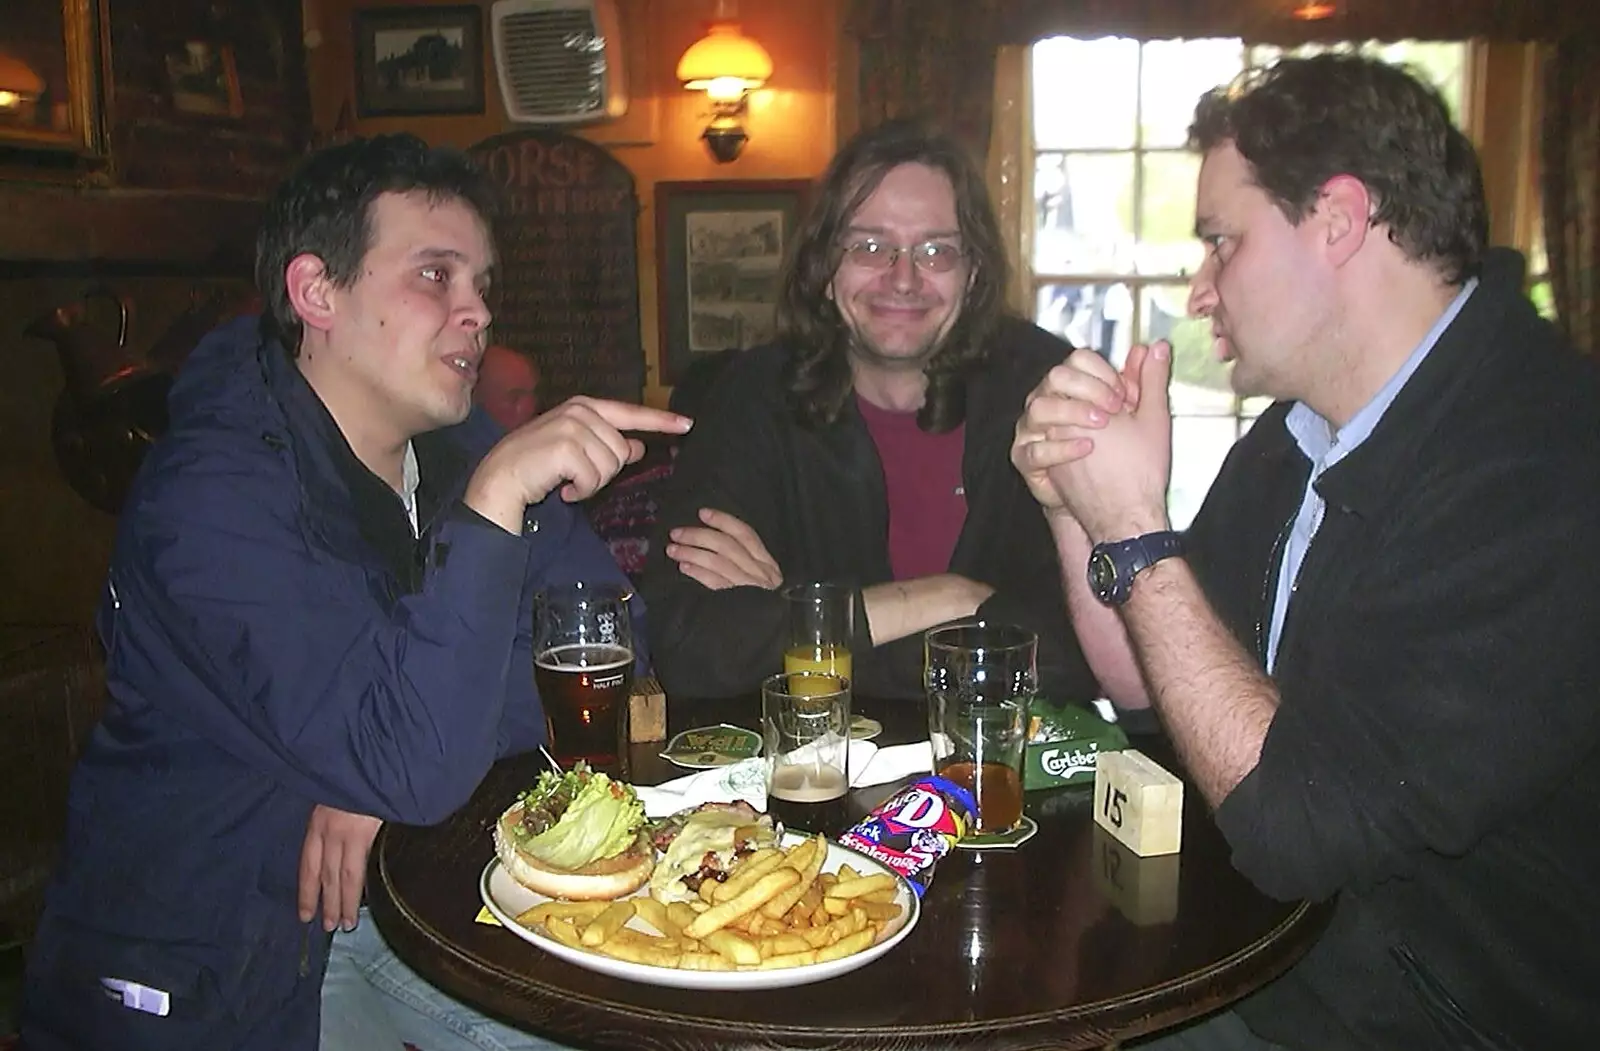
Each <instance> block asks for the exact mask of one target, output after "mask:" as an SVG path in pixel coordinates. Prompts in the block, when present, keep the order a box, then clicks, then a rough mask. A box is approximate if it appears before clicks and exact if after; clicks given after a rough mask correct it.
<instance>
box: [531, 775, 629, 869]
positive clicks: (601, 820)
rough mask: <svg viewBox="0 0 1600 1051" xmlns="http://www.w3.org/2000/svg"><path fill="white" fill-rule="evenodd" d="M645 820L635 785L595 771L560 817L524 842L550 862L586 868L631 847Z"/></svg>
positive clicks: (569, 867)
mask: <svg viewBox="0 0 1600 1051" xmlns="http://www.w3.org/2000/svg"><path fill="white" fill-rule="evenodd" d="M643 823H644V805H643V804H642V803H640V802H639V796H638V795H637V794H636V793H635V792H634V790H633V786H632V785H627V784H623V783H621V782H619V781H613V780H611V778H609V777H607V776H606V775H605V774H595V775H593V776H592V777H590V778H589V779H588V781H587V782H586V783H585V784H584V786H583V788H582V789H581V790H580V791H579V792H578V794H577V796H576V797H575V798H574V799H573V800H572V803H571V805H570V806H568V807H567V812H566V813H565V814H563V815H561V820H560V821H557V822H556V823H555V824H554V825H552V826H551V827H549V828H547V829H545V830H544V831H543V832H541V833H539V834H538V835H537V836H530V837H528V838H527V839H526V840H524V841H523V842H522V843H521V846H522V848H523V849H524V850H526V851H527V852H528V853H530V854H532V855H533V856H534V857H536V858H538V859H539V860H540V861H542V862H544V863H545V864H546V865H553V866H555V867H557V868H564V869H576V868H582V867H583V866H584V865H587V864H589V863H590V862H592V861H599V860H600V859H601V858H609V857H613V856H614V855H617V854H620V853H622V852H623V851H624V850H626V849H628V848H629V847H630V846H632V845H633V841H634V839H635V838H636V837H637V836H638V832H639V826H640V825H642V824H643Z"/></svg>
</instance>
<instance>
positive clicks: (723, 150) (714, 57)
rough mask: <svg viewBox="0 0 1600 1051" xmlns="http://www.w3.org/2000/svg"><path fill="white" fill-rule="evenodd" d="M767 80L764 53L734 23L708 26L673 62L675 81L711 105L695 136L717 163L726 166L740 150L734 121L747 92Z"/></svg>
mask: <svg viewBox="0 0 1600 1051" xmlns="http://www.w3.org/2000/svg"><path fill="white" fill-rule="evenodd" d="M770 76H772V57H771V56H770V55H768V54H767V49H766V48H764V47H762V46H761V45H760V44H758V43H756V42H755V41H754V40H752V39H750V38H749V37H747V36H745V35H744V34H743V33H740V32H739V24H738V23H737V22H728V21H718V22H713V23H712V24H711V26H710V28H709V29H708V30H707V32H706V35H705V36H703V37H701V38H700V39H699V40H697V41H695V42H694V44H692V45H691V46H690V47H689V50H687V51H685V52H684V53H683V57H682V58H680V59H678V79H679V80H680V81H682V82H683V86H684V87H685V88H688V89H689V90H690V91H704V92H705V93H706V98H707V99H709V100H710V102H711V123H710V124H708V125H706V130H705V131H704V132H702V133H701V135H700V138H701V139H703V140H704V141H705V144H706V149H708V150H710V151H711V156H713V157H715V158H716V159H717V163H718V164H727V163H728V162H729V161H731V160H733V159H734V158H735V157H737V156H739V152H740V151H741V150H743V149H744V144H745V142H746V141H747V140H748V139H749V136H748V135H746V134H745V130H744V128H743V127H742V126H741V125H740V123H739V118H740V117H742V116H743V115H744V113H745V110H746V100H747V98H748V96H749V94H750V92H751V91H752V90H754V89H756V88H759V87H760V86H761V85H763V84H765V83H766V82H767V78H768V77H770Z"/></svg>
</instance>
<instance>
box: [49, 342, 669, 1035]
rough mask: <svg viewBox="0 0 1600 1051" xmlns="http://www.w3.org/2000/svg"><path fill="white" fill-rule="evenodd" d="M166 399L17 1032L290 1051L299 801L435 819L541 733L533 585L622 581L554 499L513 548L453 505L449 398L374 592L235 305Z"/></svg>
mask: <svg viewBox="0 0 1600 1051" xmlns="http://www.w3.org/2000/svg"><path fill="white" fill-rule="evenodd" d="M170 408H171V418H172V425H171V429H170V431H169V433H168V434H167V436H166V437H165V438H164V439H163V440H162V441H161V442H160V443H158V444H157V445H156V447H155V448H154V449H152V451H151V453H150V455H149V456H148V458H147V461H146V463H145V464H144V466H143V468H142V470H141V472H140V475H139V478H138V480H137V481H136V483H135V486H134V488H133V491H132V493H131V495H130V497H129V499H128V501H127V504H126V505H125V507H124V510H123V513H122V517H121V520H120V522H119V527H118V536H117V545H116V551H115V554H114V556H113V560H112V565H111V572H110V579H109V582H108V586H107V590H106V596H105V600H104V604H103V606H102V608H101V612H100V617H99V627H100V633H101V636H102V639H103V641H104V644H105V647H106V656H107V667H106V672H107V688H108V701H107V709H106V713H105V716H104V718H103V721H102V723H101V725H100V726H99V727H98V728H97V729H96V730H95V732H94V734H93V736H92V738H91V739H90V742H89V744H88V747H87V748H86V750H85V752H84V755H83V757H82V759H81V761H80V762H79V764H78V767H77V769H76V771H75V772H74V775H73V781H72V791H71V803H70V811H69V818H68V828H67V836H66V842H65V848H64V853H63V857H62V859H61V864H60V867H59V870H58V872H57V873H56V876H55V879H54V881H53V883H52V886H51V888H50V893H49V898H48V903H47V907H46V913H45V916H44V919H43V921H42V924H41V927H40V931H39V934H38V937H37V939H36V942H35V947H34V952H33V955H32V958H31V959H30V966H29V975H28V989H27V993H26V1002H25V1008H24V1016H25V1017H24V1033H25V1039H26V1041H27V1043H28V1046H29V1047H31V1048H34V1049H35V1051H50V1049H53V1048H57V1047H73V1048H78V1049H84V1048H106V1049H107V1051H111V1049H115V1051H134V1049H142V1048H151V1049H154V1048H161V1049H163V1051H177V1049H183V1048H196V1049H199V1048H205V1049H207V1051H217V1049H221V1048H228V1049H231V1051H252V1049H258V1048H259V1049H262V1051H266V1049H271V1051H295V1049H302V1048H303V1049H308V1051H309V1049H313V1048H315V1047H316V1045H317V1033H318V1018H319V1016H318V999H319V995H320V986H321V980H322V973H323V969H324V966H325V964H326V959H327V951H328V944H329V938H328V936H327V935H325V934H323V932H322V930H321V925H320V920H319V921H314V922H313V923H312V924H311V925H305V924H301V923H300V922H299V920H298V917H297V914H296V881H297V871H298V863H299V855H300V849H301V844H302V842H303V840H304V837H305V831H306V822H307V819H308V818H309V817H310V814H311V810H312V807H313V805H314V804H317V803H324V804H328V805H331V806H335V807H339V808H341V809H344V810H350V811H356V812H360V813H366V814H373V815H376V816H378V817H381V818H383V819H384V820H386V821H398V822H404V823H414V824H427V823H432V822H437V821H439V820H441V819H443V818H444V817H446V816H447V815H449V814H450V813H451V812H452V811H454V810H455V809H456V808H458V807H459V806H461V804H462V803H464V802H465V801H466V800H467V798H468V797H469V796H470V795H471V794H472V792H473V790H474V789H475V788H476V787H477V785H478V783H479V781H480V780H481V779H482V777H483V775H484V773H485V772H486V771H487V770H488V768H489V766H490V764H491V763H492V762H493V761H494V760H495V759H496V758H497V757H499V756H503V755H507V754H511V753H515V752H519V751H526V750H529V749H532V748H534V747H535V746H537V745H538V744H539V743H540V742H541V741H542V740H543V738H544V732H545V731H544V716H543V711H542V709H541V707H540V705H539V699H538V696H537V694H536V692H535V688H534V684H533V675H532V669H533V656H532V652H531V648H530V647H531V638H530V629H531V615H532V598H533V596H534V594H535V593H536V592H537V591H538V590H539V589H540V588H541V587H543V586H545V585H546V584H549V583H554V582H562V581H570V580H578V579H584V580H611V581H615V582H617V583H619V584H624V585H626V583H627V582H626V578H625V577H624V576H623V575H622V573H621V572H620V570H618V568H617V566H616V563H615V562H614V561H613V560H612V559H611V557H610V555H609V553H608V552H607V550H606V548H605V547H604V545H603V544H601V543H600V541H599V540H598V539H597V538H596V537H595V536H594V534H593V532H592V531H591V530H590V528H589V526H588V525H587V523H586V522H585V520H584V519H583V516H582V515H581V514H580V513H578V512H577V511H576V510H575V509H573V508H570V507H568V506H566V505H565V504H563V503H562V502H561V501H560V500H559V498H554V499H550V500H547V501H545V502H544V503H542V504H540V505H537V506H535V507H531V508H529V511H528V517H527V522H526V524H525V526H524V532H523V536H521V537H518V536H513V535H511V534H509V533H507V532H505V531H504V530H502V529H499V528H498V527H496V526H494V525H492V524H491V523H489V522H487V521H486V520H484V519H482V518H480V517H478V516H477V515H476V514H474V513H473V512H471V511H470V510H468V509H467V508H465V506H464V505H462V504H460V502H459V497H460V494H461V492H462V490H463V489H464V487H465V484H466V481H467V478H468V477H469V476H470V472H471V468H472V467H473V466H474V465H476V463H477V462H478V460H479V459H481V457H482V456H483V455H484V453H486V452H487V451H488V449H489V448H490V447H491V446H492V445H493V443H494V441H495V440H496V438H497V437H498V436H499V432H498V429H497V428H496V427H495V426H494V425H493V424H492V423H490V422H489V421H488V420H487V418H486V417H484V416H482V415H481V414H480V413H478V412H476V411H474V414H473V416H472V417H471V418H470V419H468V420H467V421H466V422H465V423H463V424H461V425H459V426H457V427H453V428H450V429H449V430H448V431H446V432H441V433H442V434H444V435H445V436H446V437H448V439H449V442H450V444H451V445H452V446H453V447H454V448H455V449H457V450H459V452H460V457H459V463H460V466H461V470H460V471H459V476H458V477H454V478H449V479H445V480H444V481H445V482H446V483H447V485H446V488H445V489H444V490H443V492H442V495H443V497H444V498H443V499H442V500H441V501H439V511H438V512H437V513H436V514H435V515H434V516H433V520H432V521H429V522H426V523H424V532H423V538H424V540H423V543H422V544H421V545H419V550H420V551H421V552H422V553H423V557H425V559H426V562H425V565H424V567H423V572H422V578H421V586H420V588H419V589H417V590H415V591H414V592H410V591H409V589H407V588H405V587H403V586H402V585H400V583H399V582H397V580H396V578H395V574H394V573H393V571H392V569H391V568H390V564H389V563H388V562H386V561H385V559H383V558H382V557H380V555H379V553H378V552H377V551H375V550H374V548H373V547H372V546H371V544H369V543H368V542H367V540H366V539H364V537H363V535H362V533H361V530H360V527H359V523H358V519H357V515H356V508H355V503H354V500H353V497H352V493H351V492H350V490H349V487H348V485H347V484H346V482H345V480H344V478H343V477H342V476H341V473H340V471H339V468H338V461H337V459H336V456H337V455H341V454H342V455H348V450H347V449H340V448H334V447H330V444H331V443H330V442H329V441H328V440H327V439H326V436H327V434H328V433H329V432H328V430H327V427H326V423H327V421H328V417H327V415H326V410H325V409H324V408H323V406H322V405H321V403H320V401H318V400H317V397H316V395H315V394H314V392H313V391H312V390H311V388H310V386H309V385H308V384H307V383H306V381H305V380H304V378H303V377H302V376H301V375H300V373H299V370H298V369H297V368H296V367H295V365H294V363H293V362H292V361H291V359H290V358H289V356H288V355H287V354H286V353H284V351H283V350H282V349H281V348H280V347H279V346H277V345H276V344H265V345H263V344H262V342H261V341H260V339H259V337H258V336H257V334H256V325H255V321H254V319H252V318H246V319H241V320H240V321H237V322H234V323H231V324H229V325H227V326H226V327H224V328H221V329H219V330H217V331H216V332H213V333H212V334H211V335H209V336H207V337H206V339H205V340H204V341H203V342H202V343H201V344H200V346H199V347H198V348H197V349H196V350H195V352H194V353H193V355H191V357H190V359H189V360H188V362H187V363H186V364H185V367H184V370H183V372H182V374H181V375H180V377H179V379H178V381H177V383H176V384H175V386H174V389H173V392H172V397H171V405H170ZM334 440H335V441H337V440H338V439H337V436H335V439H334ZM425 470H426V468H425ZM640 634H641V635H642V634H643V632H642V631H641V632H640ZM108 977H109V978H118V979H125V980H132V981H136V982H139V983H140V984H142V985H146V986H150V987H154V988H158V989H164V990H166V991H168V993H169V994H170V995H171V998H172V1006H171V1013H170V1014H169V1015H168V1016H167V1017H164V1018H163V1017H158V1016H156V1015H153V1014H147V1013H143V1012H140V1011H135V1010H129V1009H128V1008H125V1007H123V1006H120V1004H118V1003H117V1002H115V1001H114V1000H112V999H111V998H110V997H109V996H108V995H106V993H105V992H104V990H103V988H102V983H101V979H103V978H108Z"/></svg>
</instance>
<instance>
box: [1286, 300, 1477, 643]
mask: <svg viewBox="0 0 1600 1051" xmlns="http://www.w3.org/2000/svg"><path fill="white" fill-rule="evenodd" d="M1477 287H1478V279H1477V278H1475V277H1474V278H1470V279H1469V280H1468V281H1467V282H1466V284H1464V285H1462V286H1461V291H1460V292H1457V293H1456V297H1455V298H1454V299H1452V300H1451V301H1450V305H1449V306H1447V307H1445V310H1444V313H1443V314H1440V315H1439V320H1437V321H1435V322H1434V323H1433V327H1432V328H1430V329H1429V330H1428V333H1427V335H1425V336H1423V337H1422V342H1421V343H1418V344H1417V348H1416V349H1415V350H1413V351H1412V352H1411V354H1410V356H1409V357H1407V358H1406V360H1405V362H1404V363H1402V364H1401V366H1400V368H1399V369H1398V370H1396V372H1395V374H1394V375H1393V376H1390V377H1389V381H1388V382H1387V383H1385V384H1384V385H1383V386H1382V387H1381V388H1379V390H1378V393H1377V394H1375V395H1373V396H1372V400H1370V401H1368V402H1367V403H1366V404H1365V405H1363V406H1362V407H1361V410H1360V411H1359V412H1357V413H1356V414H1355V415H1354V416H1352V417H1350V422H1349V423H1346V424H1345V425H1344V426H1343V427H1341V428H1339V430H1338V432H1337V433H1335V432H1334V429H1333V425H1332V424H1331V423H1329V422H1328V421H1327V420H1326V419H1324V418H1323V417H1322V416H1320V415H1319V414H1318V413H1317V412H1316V410H1314V409H1312V408H1311V407H1310V406H1309V405H1307V404H1306V403H1305V402H1303V401H1301V402H1296V403H1295V404H1294V406H1293V407H1292V408H1291V409H1290V410H1289V412H1288V415H1286V416H1285V417H1284V420H1283V425H1284V426H1285V427H1286V428H1288V431H1289V434H1290V435H1292V436H1293V437H1294V440H1295V444H1296V445H1298V446H1299V447H1300V451H1301V452H1303V453H1305V454H1306V459H1308V460H1310V461H1311V476H1310V477H1309V478H1307V479H1306V491H1305V495H1304V496H1303V497H1301V500H1300V510H1299V511H1298V512H1297V513H1296V514H1295V519H1294V524H1293V526H1291V527H1290V530H1289V536H1288V538H1287V539H1286V540H1285V542H1284V549H1283V562H1282V564H1281V565H1280V567H1279V570H1278V589H1277V592H1276V594H1275V595H1274V596H1273V601H1272V632H1271V634H1270V635H1269V636H1268V643H1267V670H1268V671H1269V672H1270V671H1271V670H1272V669H1273V667H1274V666H1275V665H1276V664H1277V659H1278V639H1279V637H1280V636H1281V635H1282V634H1283V622H1284V620H1285V618H1286V617H1287V616H1288V613H1289V600H1290V599H1291V598H1293V597H1294V590H1295V586H1296V583H1297V582H1298V579H1299V576H1300V564H1301V563H1302V562H1303V561H1305V557H1306V552H1307V551H1308V550H1310V548H1311V541H1312V538H1313V537H1315V536H1316V533H1317V529H1318V528H1319V527H1320V526H1321V525H1322V516H1323V514H1324V513H1325V511H1326V510H1327V508H1326V506H1325V505H1324V504H1323V501H1322V497H1321V495H1319V494H1318V493H1317V479H1319V478H1321V477H1322V473H1323V472H1324V471H1326V470H1327V469H1328V468H1330V467H1332V466H1333V465H1334V464H1336V463H1338V462H1339V461H1340V460H1343V459H1344V458H1345V457H1346V456H1349V455H1350V454H1351V453H1352V452H1354V451H1355V450H1356V448H1357V447H1359V446H1360V445H1361V443H1362V442H1364V441H1366V440H1367V438H1368V437H1370V436H1371V434H1372V432H1373V431H1374V430H1375V429H1376V428H1377V426H1378V421H1379V420H1381V419H1383V414H1384V413H1386V412H1388V411H1389V406H1390V405H1392V404H1394V399H1395V398H1396V397H1398V396H1399V394H1400V391H1401V389H1402V388H1404V387H1405V385H1406V382H1407V381H1408V380H1410V379H1411V376H1412V374H1413V373H1415V372H1416V371H1417V369H1418V367H1420V366H1421V365H1422V363H1423V361H1425V360H1426V359H1427V357H1428V354H1429V353H1431V352H1432V350H1433V348H1434V345H1435V344H1437V343H1438V342H1439V337H1441V336H1443V335H1444V332H1445V329H1447V328H1449V327H1450V325H1451V323H1452V322H1453V321H1455V319H1456V316H1457V315H1459V314H1460V313H1461V308H1462V307H1463V306H1465V305H1466V302H1467V300H1468V299H1470V298H1471V296H1472V293H1473V290H1474V289H1476V288H1477Z"/></svg>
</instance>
